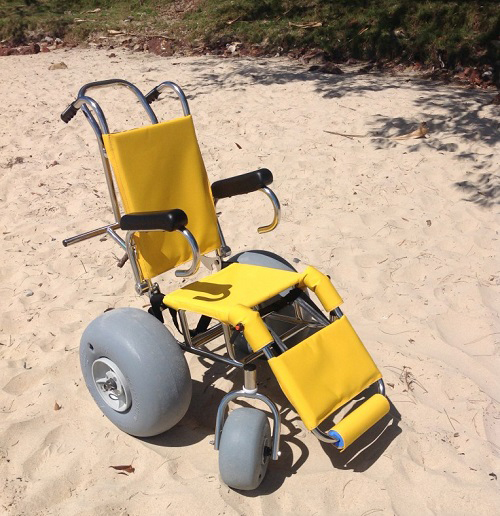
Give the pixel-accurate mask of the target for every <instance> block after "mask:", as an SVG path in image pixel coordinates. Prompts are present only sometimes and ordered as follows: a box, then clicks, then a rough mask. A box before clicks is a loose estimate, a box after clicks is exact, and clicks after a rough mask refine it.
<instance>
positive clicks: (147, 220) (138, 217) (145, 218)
mask: <svg viewBox="0 0 500 516" xmlns="http://www.w3.org/2000/svg"><path fill="white" fill-rule="evenodd" d="M187 223H188V218H187V215H186V214H185V213H184V212H183V211H182V210H169V211H151V212H147V213H128V214H127V215H123V217H122V218H121V219H120V228H121V229H125V230H128V231H151V230H153V229H162V230H164V231H175V230H176V229H182V228H184V227H185V226H186V225H187Z"/></svg>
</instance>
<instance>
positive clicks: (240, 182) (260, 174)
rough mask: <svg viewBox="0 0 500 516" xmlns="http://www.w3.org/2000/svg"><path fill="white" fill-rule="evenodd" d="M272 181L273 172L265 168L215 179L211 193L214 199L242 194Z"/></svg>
mask: <svg viewBox="0 0 500 516" xmlns="http://www.w3.org/2000/svg"><path fill="white" fill-rule="evenodd" d="M272 182H273V174H272V173H271V171H270V170H268V169H267V168H261V169H259V170H255V171H253V172H248V173H246V174H241V175H239V176H234V177H229V178H227V179H221V180H220V181H215V183H213V184H212V195H213V196H214V198H215V199H225V198H226V197H232V196H233V195H242V194H247V193H251V192H256V191H257V190H261V189H262V188H264V187H265V186H267V185H269V184H271V183H272Z"/></svg>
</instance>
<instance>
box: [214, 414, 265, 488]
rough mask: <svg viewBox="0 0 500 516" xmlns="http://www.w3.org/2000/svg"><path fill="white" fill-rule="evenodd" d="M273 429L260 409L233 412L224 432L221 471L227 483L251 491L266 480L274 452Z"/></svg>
mask: <svg viewBox="0 0 500 516" xmlns="http://www.w3.org/2000/svg"><path fill="white" fill-rule="evenodd" d="M271 446H272V441H271V429H270V427H269V421H268V420H267V416H266V415H265V414H264V412H262V411H261V410H257V409H253V408H239V409H236V410H233V411H232V412H231V413H230V414H229V416H228V417H227V419H226V422H225V424H224V427H223V429H222V435H221V439H220V445H219V470H220V475H221V478H222V480H223V482H224V483H225V484H227V485H228V486H229V487H232V488H233V489H241V490H245V491H249V490H251V489H256V488H257V487H259V485H260V483H261V482H262V480H263V479H264V476H265V474H266V471H267V466H268V465H269V459H270V457H271V451H272V448H271Z"/></svg>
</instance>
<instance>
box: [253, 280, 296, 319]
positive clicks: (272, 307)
mask: <svg viewBox="0 0 500 516" xmlns="http://www.w3.org/2000/svg"><path fill="white" fill-rule="evenodd" d="M301 294H303V291H302V289H300V288H298V287H295V288H293V289H292V290H290V292H288V294H287V295H286V296H282V297H280V298H279V299H278V300H276V301H274V302H273V303H271V304H269V305H267V306H264V307H263V308H261V309H260V310H259V315H260V316H261V317H264V316H266V315H267V314H270V313H271V312H278V311H279V310H281V309H282V308H285V306H288V305H291V304H292V303H293V302H294V301H296V300H297V299H298V298H299V297H300V295H301Z"/></svg>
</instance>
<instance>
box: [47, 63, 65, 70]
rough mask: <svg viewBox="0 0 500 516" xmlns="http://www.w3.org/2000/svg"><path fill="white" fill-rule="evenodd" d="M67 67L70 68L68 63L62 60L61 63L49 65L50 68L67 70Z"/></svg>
mask: <svg viewBox="0 0 500 516" xmlns="http://www.w3.org/2000/svg"><path fill="white" fill-rule="evenodd" d="M66 68H68V65H67V64H66V63H63V62H62V61H61V62H60V63H54V64H51V65H50V66H49V70H65V69H66Z"/></svg>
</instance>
